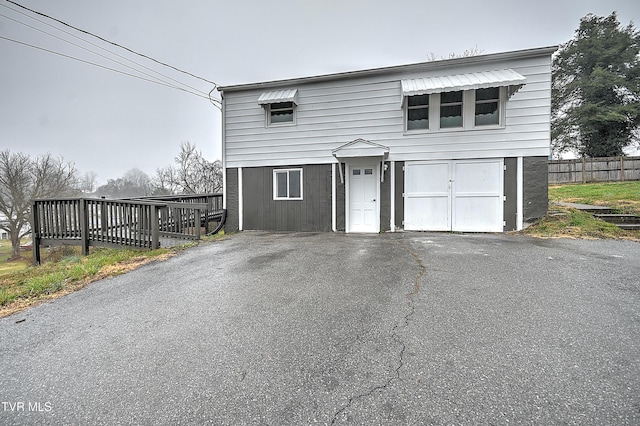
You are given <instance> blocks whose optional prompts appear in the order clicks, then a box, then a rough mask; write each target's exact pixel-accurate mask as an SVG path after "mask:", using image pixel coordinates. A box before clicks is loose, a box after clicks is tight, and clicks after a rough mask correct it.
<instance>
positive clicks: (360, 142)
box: [331, 139, 389, 159]
mask: <svg viewBox="0 0 640 426" xmlns="http://www.w3.org/2000/svg"><path fill="white" fill-rule="evenodd" d="M331 154H332V155H333V156H334V157H335V158H337V159H340V158H359V157H382V158H383V159H386V158H387V157H388V156H389V147H386V146H384V145H380V144H377V143H374V142H370V141H366V140H364V139H356V140H354V141H351V142H349V143H346V144H344V145H342V146H339V147H338V148H336V149H334V150H332V151H331Z"/></svg>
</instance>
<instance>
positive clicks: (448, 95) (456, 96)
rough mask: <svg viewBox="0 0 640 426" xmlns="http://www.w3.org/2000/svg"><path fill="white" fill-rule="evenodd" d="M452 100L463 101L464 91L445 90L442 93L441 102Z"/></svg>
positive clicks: (450, 101)
mask: <svg viewBox="0 0 640 426" xmlns="http://www.w3.org/2000/svg"><path fill="white" fill-rule="evenodd" d="M452 102H462V91H458V92H445V93H441V94H440V103H441V104H449V103H452Z"/></svg>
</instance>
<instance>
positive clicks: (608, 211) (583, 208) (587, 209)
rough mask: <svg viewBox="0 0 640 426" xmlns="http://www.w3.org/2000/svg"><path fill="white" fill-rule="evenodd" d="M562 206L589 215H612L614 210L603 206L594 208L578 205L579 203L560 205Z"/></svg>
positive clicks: (561, 203)
mask: <svg viewBox="0 0 640 426" xmlns="http://www.w3.org/2000/svg"><path fill="white" fill-rule="evenodd" d="M558 204H560V205H562V206H567V207H571V208H573V209H578V210H581V211H584V212H588V213H598V214H611V213H612V210H611V208H610V207H602V206H592V205H590V204H578V203H565V202H560V203H558Z"/></svg>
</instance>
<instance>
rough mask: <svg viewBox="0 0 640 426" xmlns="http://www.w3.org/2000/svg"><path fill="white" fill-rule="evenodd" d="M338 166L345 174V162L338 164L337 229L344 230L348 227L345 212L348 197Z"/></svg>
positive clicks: (343, 174)
mask: <svg viewBox="0 0 640 426" xmlns="http://www.w3.org/2000/svg"><path fill="white" fill-rule="evenodd" d="M338 167H341V168H342V176H343V178H344V176H345V164H344V163H340V164H339V165H337V166H336V230H337V231H343V232H344V230H345V229H346V226H347V225H346V217H347V216H346V213H345V203H346V199H347V195H346V191H345V184H344V183H343V182H340V170H338Z"/></svg>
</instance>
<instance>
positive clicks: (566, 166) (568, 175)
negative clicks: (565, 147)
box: [549, 157, 640, 183]
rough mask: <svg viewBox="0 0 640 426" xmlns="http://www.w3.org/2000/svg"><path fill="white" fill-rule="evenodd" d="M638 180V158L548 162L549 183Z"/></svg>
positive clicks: (639, 171)
mask: <svg viewBox="0 0 640 426" xmlns="http://www.w3.org/2000/svg"><path fill="white" fill-rule="evenodd" d="M625 180H640V157H598V158H577V159H573V160H550V161H549V183H571V182H582V183H586V182H615V181H625Z"/></svg>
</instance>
